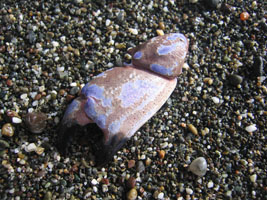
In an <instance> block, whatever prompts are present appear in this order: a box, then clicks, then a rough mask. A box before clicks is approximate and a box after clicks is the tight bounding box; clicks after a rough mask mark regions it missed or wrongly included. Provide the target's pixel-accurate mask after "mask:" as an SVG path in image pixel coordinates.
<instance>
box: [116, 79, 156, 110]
mask: <svg viewBox="0 0 267 200" xmlns="http://www.w3.org/2000/svg"><path fill="white" fill-rule="evenodd" d="M155 89H157V87H156V86H155V85H152V84H151V83H150V82H148V81H146V80H137V81H135V82H128V83H125V84H124V85H122V90H121V93H120V96H119V99H120V100H121V102H122V106H123V107H124V108H127V107H129V106H132V105H134V104H135V103H136V102H137V101H139V100H140V99H141V98H142V97H143V96H145V95H150V93H153V92H154V91H155Z"/></svg>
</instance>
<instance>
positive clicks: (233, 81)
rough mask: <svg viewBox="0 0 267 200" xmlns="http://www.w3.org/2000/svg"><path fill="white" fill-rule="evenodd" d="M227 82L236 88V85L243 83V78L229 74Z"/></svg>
mask: <svg viewBox="0 0 267 200" xmlns="http://www.w3.org/2000/svg"><path fill="white" fill-rule="evenodd" d="M228 81H229V83H230V84H231V85H233V86H237V85H238V84H240V83H242V81H243V77H242V76H239V75H236V74H231V75H230V76H229V77H228Z"/></svg>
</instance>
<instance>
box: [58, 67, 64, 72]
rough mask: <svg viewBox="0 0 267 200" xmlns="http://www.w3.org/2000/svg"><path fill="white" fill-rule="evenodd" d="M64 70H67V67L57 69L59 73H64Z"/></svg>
mask: <svg viewBox="0 0 267 200" xmlns="http://www.w3.org/2000/svg"><path fill="white" fill-rule="evenodd" d="M64 70H65V67H57V71H58V72H64Z"/></svg>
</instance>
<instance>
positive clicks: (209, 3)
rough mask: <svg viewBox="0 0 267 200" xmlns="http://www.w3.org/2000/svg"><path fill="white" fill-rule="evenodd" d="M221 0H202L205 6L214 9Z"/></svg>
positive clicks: (218, 5)
mask: <svg viewBox="0 0 267 200" xmlns="http://www.w3.org/2000/svg"><path fill="white" fill-rule="evenodd" d="M220 3H221V1H220V0H204V5H205V6H206V7H207V8H212V9H216V8H219V7H220V5H221V4H220Z"/></svg>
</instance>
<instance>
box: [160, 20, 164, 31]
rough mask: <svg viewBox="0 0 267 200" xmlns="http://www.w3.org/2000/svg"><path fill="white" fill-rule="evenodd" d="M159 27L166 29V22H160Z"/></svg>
mask: <svg viewBox="0 0 267 200" xmlns="http://www.w3.org/2000/svg"><path fill="white" fill-rule="evenodd" d="M159 28H160V29H161V30H163V31H164V30H165V24H164V22H159Z"/></svg>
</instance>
